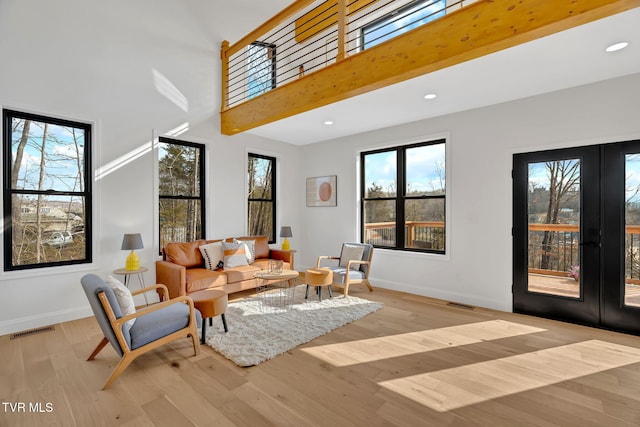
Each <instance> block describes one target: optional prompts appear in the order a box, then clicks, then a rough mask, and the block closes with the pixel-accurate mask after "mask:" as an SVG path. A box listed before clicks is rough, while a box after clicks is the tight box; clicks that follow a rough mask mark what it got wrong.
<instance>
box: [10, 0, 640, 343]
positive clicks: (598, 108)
mask: <svg viewBox="0 0 640 427" xmlns="http://www.w3.org/2000/svg"><path fill="white" fill-rule="evenodd" d="M228 3H229V2H220V1H214V2H203V1H202V2H200V1H199V2H196V4H195V5H192V6H189V7H187V6H185V5H183V4H182V3H177V2H169V1H161V2H150V1H144V2H120V1H118V2H111V3H97V2H91V1H90V2H86V1H80V0H60V1H58V2H35V1H32V0H27V1H25V0H20V1H18V0H3V1H2V2H0V54H1V56H2V58H3V65H2V67H0V105H2V107H3V108H10V109H13V110H19V111H24V112H32V113H37V114H42V115H47V116H52V117H61V118H65V119H72V120H77V121H81V122H87V123H91V124H92V125H93V129H94V132H93V135H94V140H93V145H92V149H93V164H94V167H95V172H96V176H97V177H98V179H96V180H95V182H94V204H93V216H94V230H93V238H94V242H95V247H94V252H93V262H92V263H91V264H89V265H77V266H68V267H63V268H55V269H45V271H38V270H33V271H14V272H4V271H3V273H2V274H1V275H0V284H1V286H2V289H3V297H2V298H1V299H0V335H6V334H9V333H13V332H17V331H22V330H27V329H31V328H36V327H40V326H44V325H51V324H56V323H60V322H66V321H71V320H75V319H80V318H83V317H88V316H91V310H90V308H89V306H88V304H87V301H86V297H85V295H84V294H83V292H82V289H81V287H80V278H81V277H82V276H83V275H84V274H87V273H89V272H91V273H96V274H98V275H100V276H106V275H108V274H111V272H112V271H113V270H115V269H118V268H121V267H123V266H124V263H125V258H126V255H127V253H126V252H124V251H122V250H121V249H120V248H121V241H122V236H123V234H125V233H141V234H142V237H143V241H144V249H141V250H138V251H136V252H137V253H138V254H139V256H140V263H141V265H143V266H147V267H149V272H148V273H146V274H145V281H146V282H147V283H148V284H149V283H152V282H154V279H155V277H154V272H153V268H152V266H153V265H154V263H155V261H156V259H157V258H158V253H159V247H158V246H157V241H158V237H157V229H158V227H157V196H156V195H157V188H156V187H155V178H154V177H155V175H154V174H155V173H156V172H155V171H156V165H155V164H154V156H153V154H152V151H151V144H152V141H153V140H154V139H155V138H157V137H159V136H163V135H171V132H172V131H173V132H174V133H175V132H176V131H175V130H176V129H182V130H184V129H187V130H186V131H185V132H182V133H180V134H179V135H178V136H176V138H178V139H183V140H185V141H189V142H195V143H201V144H205V146H206V154H207V162H206V180H207V185H208V190H207V199H206V204H207V212H208V214H207V230H206V235H207V237H210V238H225V237H229V236H241V235H244V233H245V231H246V217H245V215H244V212H246V203H247V200H246V192H245V188H246V164H247V155H248V153H258V154H265V155H269V156H273V157H275V158H276V159H277V161H278V170H279V176H278V177H277V186H278V188H277V189H278V194H279V196H278V202H277V203H278V204H277V209H278V218H277V219H278V225H290V226H291V227H292V230H293V237H292V238H290V241H291V246H292V249H295V250H296V251H297V252H296V268H299V269H304V268H306V267H310V266H313V265H315V261H316V259H317V257H318V256H319V255H326V254H334V253H335V252H336V251H337V250H338V248H339V247H340V245H341V244H342V242H345V241H358V240H359V236H360V229H359V225H358V224H359V214H358V212H359V202H358V198H359V189H358V185H357V184H358V179H359V168H358V158H359V153H360V152H361V151H364V150H372V149H376V148H380V147H384V146H390V145H400V144H404V143H411V142H419V141H424V140H431V139H438V138H446V140H447V182H448V185H447V191H448V192H449V193H448V203H449V205H448V211H447V214H448V217H447V227H448V228H447V235H448V239H449V240H448V242H447V251H446V254H445V255H434V254H424V253H406V252H402V251H385V250H378V251H376V253H375V256H374V259H375V265H374V267H373V269H372V273H371V277H370V280H371V282H372V283H373V284H374V286H375V287H377V288H386V289H390V290H396V291H402V292H407V293H410V294H415V295H421V296H428V297H432V298H438V299H442V300H446V301H455V302H459V303H464V304H468V305H473V306H478V307H485V308H491V309H496V310H501V311H505V312H511V311H512V291H511V286H512V240H511V227H512V183H511V169H512V157H513V154H514V153H519V152H527V151H529V152H530V151H538V150H545V149H551V148H553V149H556V148H564V147H574V146H583V145H593V144H601V143H610V142H620V141H628V140H634V139H639V138H640V121H639V120H638V109H639V108H638V107H639V105H638V100H639V99H640V64H636V72H635V73H634V74H628V75H623V76H619V77H616V78H612V79H608V80H604V81H595V82H584V83H582V84H579V85H576V86H575V87H569V88H558V90H555V91H553V92H550V93H544V94H538V95H535V96H530V97H526V98H523V99H519V100H514V101H509V102H501V103H497V104H495V105H488V106H484V107H481V108H474V109H471V110H467V111H461V112H456V113H451V114H446V115H443V116H439V117H435V118H430V119H426V120H419V121H415V122H412V123H408V124H402V125H397V126H391V127H386V128H383V129H377V130H371V131H367V132H363V133H360V134H356V135H351V136H346V137H341V138H337V139H333V140H329V141H323V142H319V143H313V144H307V145H296V144H290V143H285V142H281V141H277V140H273V139H268V138H264V137H259V136H256V135H253V134H251V133H242V134H239V135H235V136H224V135H221V134H220V132H219V128H220V123H219V120H220V119H219V108H220V88H219V86H220V78H221V77H220V73H221V71H220V60H219V47H220V43H221V42H222V40H225V39H227V40H237V39H239V38H240V37H242V36H243V35H245V34H246V33H248V32H249V31H251V30H252V29H253V28H255V27H257V26H258V25H259V24H260V23H262V22H264V21H265V20H267V19H268V18H269V17H271V16H272V15H273V14H274V13H275V12H276V11H277V10H280V9H281V8H283V7H285V6H286V5H287V4H289V2H288V1H287V0H278V1H277V2H249V3H246V4H245V3H240V4H236V3H235V2H234V4H233V6H230V5H229V4H228ZM634 12H636V13H637V9H636V11H634ZM634 16H637V14H636V15H634ZM607 41H609V40H607ZM603 43H605V41H603ZM630 48H632V49H636V50H637V49H638V45H635V46H633V45H632V46H630ZM600 50H601V49H600V46H594V52H597V54H600ZM594 54H595V53H594ZM618 59H619V58H612V60H614V61H615V60H618ZM542 71H543V70H541V72H542ZM495 72H496V73H499V72H500V70H496V71H495ZM579 77H580V76H576V81H580V78H579ZM471 78H473V76H472V77H471ZM162 82H164V84H163V83H162ZM167 82H168V83H170V85H169V86H167ZM523 83H525V84H528V83H529V82H523ZM481 84H482V82H481V81H478V85H481ZM532 84H533V83H532ZM167 87H169V88H170V89H169V90H167ZM178 94H181V96H179V95H178ZM388 108H393V107H388ZM425 108H428V107H427V106H425ZM334 120H335V122H336V123H335V125H334V126H338V125H339V124H340V120H348V117H344V118H334ZM322 126H323V124H322V123H319V124H318V131H319V132H320V131H321V129H322ZM307 131H308V132H314V129H307ZM326 175H335V176H337V188H338V191H337V206H335V207H307V206H306V203H305V183H306V178H309V177H316V176H326ZM278 243H280V242H278ZM5 248H6V246H5ZM336 255H337V254H336Z"/></svg>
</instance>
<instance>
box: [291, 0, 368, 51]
mask: <svg viewBox="0 0 640 427" xmlns="http://www.w3.org/2000/svg"><path fill="white" fill-rule="evenodd" d="M378 1H380V0H351V1H349V2H347V3H349V4H347V5H346V6H345V2H343V1H341V0H327V1H325V2H324V3H322V4H321V5H319V6H318V7H316V8H314V9H313V10H311V11H309V12H307V13H305V14H304V15H302V16H301V17H300V18H298V19H296V22H295V33H296V41H297V42H298V43H304V42H305V41H306V40H308V39H310V38H312V37H314V36H315V35H316V34H320V33H322V32H323V31H326V30H328V29H330V28H332V27H333V26H335V25H338V19H339V16H340V15H339V14H338V4H340V5H342V6H345V7H346V14H347V15H351V14H352V13H355V12H356V11H358V10H361V9H364V8H365V7H367V6H370V5H372V4H373V3H377V2H378Z"/></svg>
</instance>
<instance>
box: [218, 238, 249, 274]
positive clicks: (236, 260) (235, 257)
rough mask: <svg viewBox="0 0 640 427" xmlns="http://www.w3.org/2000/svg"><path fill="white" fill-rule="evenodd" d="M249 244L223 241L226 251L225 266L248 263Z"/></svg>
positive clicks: (223, 248)
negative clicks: (247, 248) (247, 249)
mask: <svg viewBox="0 0 640 427" xmlns="http://www.w3.org/2000/svg"><path fill="white" fill-rule="evenodd" d="M246 247H247V246H246V245H245V244H244V243H240V242H222V250H223V251H224V268H225V270H226V269H227V268H233V267H240V266H243V265H248V264H249V263H248V262H247V251H246V249H245V248H246Z"/></svg>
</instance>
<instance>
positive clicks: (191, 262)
mask: <svg viewBox="0 0 640 427" xmlns="http://www.w3.org/2000/svg"><path fill="white" fill-rule="evenodd" d="M202 243H203V241H202V240H196V241H194V242H170V243H167V245H166V246H165V248H164V253H165V260H166V261H169V262H172V263H174V264H178V265H181V266H183V267H186V268H192V267H201V266H202V265H203V263H204V259H203V258H202V254H201V253H200V249H198V247H199V246H200V245H201V244H202Z"/></svg>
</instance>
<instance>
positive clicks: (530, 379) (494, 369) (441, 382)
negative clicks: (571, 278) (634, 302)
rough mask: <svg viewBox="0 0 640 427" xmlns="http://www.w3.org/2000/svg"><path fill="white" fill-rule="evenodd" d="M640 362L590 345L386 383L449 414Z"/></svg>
mask: <svg viewBox="0 0 640 427" xmlns="http://www.w3.org/2000/svg"><path fill="white" fill-rule="evenodd" d="M639 362H640V349H638V348H634V347H628V346H623V345H618V344H613V343H609V342H605V341H599V340H590V341H584V342H579V343H575V344H568V345H563V346H559V347H555V348H550V349H545V350H540V351H536V352H532V353H527V354H521V355H517V356H511V357H505V358H502V359H497V360H490V361H487V362H481V363H474V364H471V365H466V366H461V367H458V368H451V369H443V370H441V371H437V372H430V373H426V374H420V375H414V376H410V377H405V378H399V379H394V380H389V381H384V382H381V383H380V386H381V387H384V388H386V389H388V390H391V391H393V392H395V393H398V394H400V395H402V396H404V397H407V398H409V399H411V400H414V401H416V402H418V403H420V404H422V405H425V406H428V407H430V408H432V409H435V410H436V411H440V412H444V411H449V410H452V409H457V408H461V407H464V406H468V405H474V404H477V403H481V402H484V401H488V400H491V399H496V398H500V397H504V396H507V395H511V394H516V393H521V392H524V391H528V390H532V389H535V388H540V387H545V386H549V385H552V384H556V383H559V382H562V381H567V380H571V379H575V378H578V377H582V376H586V375H591V374H596V373H598V372H602V371H606V370H608V369H613V368H617V367H620V366H625V365H630V364H633V363H639Z"/></svg>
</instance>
